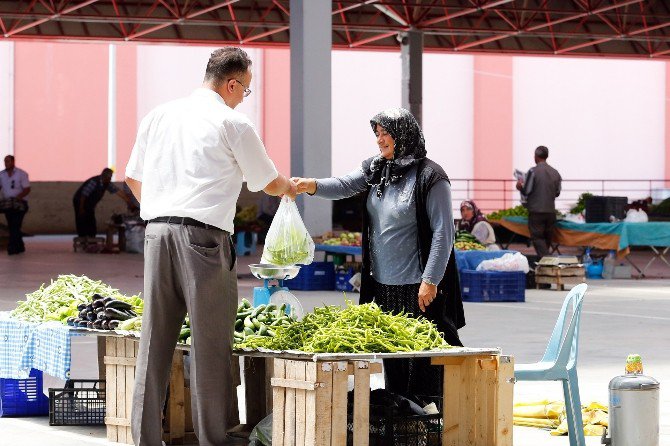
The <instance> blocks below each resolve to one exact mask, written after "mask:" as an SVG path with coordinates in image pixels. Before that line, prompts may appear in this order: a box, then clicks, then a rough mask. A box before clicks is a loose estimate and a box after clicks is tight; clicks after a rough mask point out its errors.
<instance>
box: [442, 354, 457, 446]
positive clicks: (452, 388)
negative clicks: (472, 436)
mask: <svg viewBox="0 0 670 446" xmlns="http://www.w3.org/2000/svg"><path fill="white" fill-rule="evenodd" d="M460 389H461V365H460V364H458V365H445V366H444V392H443V399H442V413H443V420H444V423H443V424H444V426H443V430H442V446H458V441H459V439H458V431H459V416H460V411H461V409H460V404H461V399H460V393H461V391H460Z"/></svg>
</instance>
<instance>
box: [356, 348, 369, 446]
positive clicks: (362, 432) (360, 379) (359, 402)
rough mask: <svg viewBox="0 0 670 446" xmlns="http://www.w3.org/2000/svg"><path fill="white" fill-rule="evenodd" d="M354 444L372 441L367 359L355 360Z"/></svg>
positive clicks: (366, 445)
mask: <svg viewBox="0 0 670 446" xmlns="http://www.w3.org/2000/svg"><path fill="white" fill-rule="evenodd" d="M354 365H355V369H354V446H368V444H369V443H370V369H369V368H368V363H367V362H365V361H356V362H354Z"/></svg>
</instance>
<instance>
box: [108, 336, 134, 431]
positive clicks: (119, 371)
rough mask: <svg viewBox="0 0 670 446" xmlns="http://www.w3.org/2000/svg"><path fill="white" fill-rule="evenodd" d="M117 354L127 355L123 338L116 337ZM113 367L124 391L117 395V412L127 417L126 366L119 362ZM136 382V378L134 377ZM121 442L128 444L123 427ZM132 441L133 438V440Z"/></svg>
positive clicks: (118, 384) (118, 383)
mask: <svg viewBox="0 0 670 446" xmlns="http://www.w3.org/2000/svg"><path fill="white" fill-rule="evenodd" d="M116 354H117V355H118V356H119V357H122V358H125V357H126V342H125V340H124V339H123V338H116ZM112 368H115V369H116V383H117V386H118V390H121V391H123V393H119V394H118V395H117V396H116V413H117V416H118V417H124V418H125V417H126V398H125V393H126V391H127V387H126V385H127V384H126V373H125V372H126V366H124V365H121V364H118V365H112ZM133 382H134V379H133ZM118 432H119V433H118V435H119V443H125V444H128V437H127V435H126V429H125V428H123V427H121V428H119V430H118ZM131 441H132V440H131Z"/></svg>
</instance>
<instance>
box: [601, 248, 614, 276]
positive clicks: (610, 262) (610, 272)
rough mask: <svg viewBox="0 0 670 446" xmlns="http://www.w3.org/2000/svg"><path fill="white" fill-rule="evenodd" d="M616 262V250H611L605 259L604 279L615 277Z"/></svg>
mask: <svg viewBox="0 0 670 446" xmlns="http://www.w3.org/2000/svg"><path fill="white" fill-rule="evenodd" d="M615 264H616V256H615V254H614V251H610V252H609V253H608V254H607V257H605V260H604V261H603V279H611V278H612V277H614V265H615Z"/></svg>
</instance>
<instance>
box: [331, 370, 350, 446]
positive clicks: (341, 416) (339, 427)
mask: <svg viewBox="0 0 670 446" xmlns="http://www.w3.org/2000/svg"><path fill="white" fill-rule="evenodd" d="M349 370H351V372H352V374H353V372H354V370H355V369H354V365H353V364H350V363H347V362H346V361H339V362H334V363H333V413H332V417H331V420H332V422H331V424H332V432H331V444H333V445H336V444H347V385H348V383H349Z"/></svg>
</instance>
